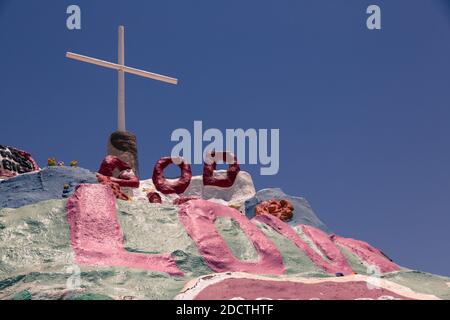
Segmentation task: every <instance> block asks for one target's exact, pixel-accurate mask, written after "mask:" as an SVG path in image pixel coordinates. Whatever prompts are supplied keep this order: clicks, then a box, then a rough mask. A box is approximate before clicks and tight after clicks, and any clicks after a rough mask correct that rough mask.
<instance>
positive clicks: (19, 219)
mask: <svg viewBox="0 0 450 320" xmlns="http://www.w3.org/2000/svg"><path fill="white" fill-rule="evenodd" d="M65 204H66V202H65V201H63V200H50V201H45V202H41V203H38V204H35V205H30V206H25V207H22V208H19V209H1V210H0V224H2V225H3V226H4V228H2V229H0V257H1V259H0V281H1V280H2V279H5V278H13V277H14V276H16V275H23V274H27V273H30V272H33V271H36V270H39V271H40V272H62V271H63V270H64V269H65V268H66V267H67V266H68V265H72V264H73V252H72V248H71V245H70V233H69V225H68V223H67V220H66V212H65Z"/></svg>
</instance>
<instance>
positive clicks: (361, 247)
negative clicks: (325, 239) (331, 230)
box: [331, 235, 400, 273]
mask: <svg viewBox="0 0 450 320" xmlns="http://www.w3.org/2000/svg"><path fill="white" fill-rule="evenodd" d="M331 239H332V240H333V242H334V243H336V244H338V245H341V246H343V247H345V248H347V249H349V250H350V251H351V252H353V253H354V254H356V255H357V256H358V257H359V258H360V259H362V260H363V261H364V262H365V263H367V264H369V265H374V266H377V267H378V268H379V269H380V272H381V273H386V272H393V271H397V270H400V267H399V266H398V265H397V264H395V263H393V262H392V261H390V260H389V259H388V258H387V257H386V256H385V255H384V254H383V253H382V252H381V251H380V250H379V249H377V248H374V247H372V246H371V245H370V244H368V243H367V242H364V241H359V240H354V239H349V238H343V237H339V236H336V235H333V236H331Z"/></svg>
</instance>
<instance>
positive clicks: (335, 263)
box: [253, 215, 353, 275]
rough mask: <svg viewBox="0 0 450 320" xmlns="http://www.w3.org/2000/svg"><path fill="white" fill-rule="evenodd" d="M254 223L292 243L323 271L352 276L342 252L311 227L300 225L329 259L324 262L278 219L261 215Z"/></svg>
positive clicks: (323, 234)
mask: <svg viewBox="0 0 450 320" xmlns="http://www.w3.org/2000/svg"><path fill="white" fill-rule="evenodd" d="M253 219H255V220H256V221H259V222H262V223H264V224H266V225H268V226H270V227H271V228H272V229H274V230H275V231H276V232H278V233H279V234H281V235H282V236H284V237H286V238H287V239H289V240H290V241H292V242H293V243H294V244H295V245H296V246H297V247H298V248H299V249H300V250H301V251H303V252H304V253H305V254H306V255H307V256H308V258H310V259H311V261H312V262H313V263H314V264H316V265H317V266H318V267H320V268H322V269H323V270H324V271H326V272H328V273H331V274H336V273H342V274H344V275H350V274H353V270H352V268H351V267H350V265H349V264H348V262H347V260H346V259H345V257H344V255H343V254H342V252H341V251H340V250H339V249H338V248H337V247H336V245H334V244H333V243H332V242H331V241H330V239H329V238H328V236H327V235H326V234H325V233H324V232H322V231H320V230H318V229H316V228H313V227H310V226H304V225H301V226H300V227H301V228H302V230H306V231H307V235H308V236H309V237H310V238H311V240H312V241H313V242H314V243H315V244H316V245H317V247H318V248H319V249H320V250H321V251H322V253H323V254H324V255H325V256H326V257H327V258H328V259H329V260H325V259H324V258H322V256H321V255H320V254H318V253H317V252H316V251H314V250H313V249H312V248H311V247H310V246H309V245H308V244H307V243H306V242H305V241H303V239H302V238H300V236H299V235H298V234H297V233H296V232H295V230H294V229H293V228H292V227H291V226H289V225H288V224H286V223H284V222H283V221H281V220H280V219H278V218H276V217H274V216H271V215H261V216H257V217H255V218H253Z"/></svg>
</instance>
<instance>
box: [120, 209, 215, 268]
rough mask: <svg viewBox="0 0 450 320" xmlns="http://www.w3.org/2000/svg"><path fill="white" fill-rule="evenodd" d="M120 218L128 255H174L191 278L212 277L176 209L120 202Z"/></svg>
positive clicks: (179, 265) (178, 263) (180, 266)
mask: <svg viewBox="0 0 450 320" xmlns="http://www.w3.org/2000/svg"><path fill="white" fill-rule="evenodd" d="M118 217H119V222H120V225H121V226H122V230H123V232H124V235H125V247H126V249H127V250H128V251H130V252H140V253H148V254H164V253H170V254H172V256H173V258H174V259H175V261H176V262H177V265H178V267H179V268H180V269H181V270H182V271H183V272H185V273H186V276H187V277H198V276H199V275H204V274H209V273H212V271H211V269H209V268H208V266H207V265H206V263H205V262H204V260H203V258H202V257H201V256H200V253H199V252H198V249H197V246H196V245H195V242H194V241H193V240H192V239H191V238H190V237H189V235H188V234H187V232H186V230H185V229H184V226H183V225H182V224H181V222H180V221H179V219H178V211H177V208H176V207H175V206H169V205H168V206H161V205H155V204H147V203H138V202H127V201H118Z"/></svg>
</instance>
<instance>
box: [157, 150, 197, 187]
mask: <svg viewBox="0 0 450 320" xmlns="http://www.w3.org/2000/svg"><path fill="white" fill-rule="evenodd" d="M181 160H182V161H181V163H180V164H179V165H178V167H180V169H181V176H180V178H178V179H176V180H170V179H167V178H166V177H165V176H164V170H165V169H166V168H167V167H168V166H170V165H171V164H175V163H174V159H172V158H171V157H165V158H161V159H160V160H159V161H158V162H157V163H156V165H155V169H154V170H153V178H152V179H153V184H154V185H155V187H156V189H157V190H158V191H159V192H161V193H163V194H182V193H184V192H185V191H186V189H187V188H188V187H189V184H190V183H191V179H192V170H191V166H190V165H189V164H187V163H186V162H185V161H184V159H181Z"/></svg>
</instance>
